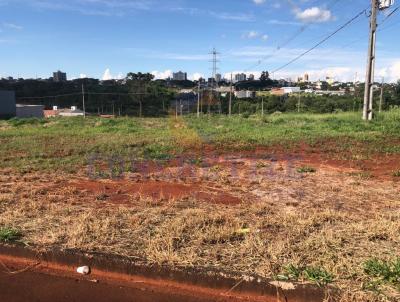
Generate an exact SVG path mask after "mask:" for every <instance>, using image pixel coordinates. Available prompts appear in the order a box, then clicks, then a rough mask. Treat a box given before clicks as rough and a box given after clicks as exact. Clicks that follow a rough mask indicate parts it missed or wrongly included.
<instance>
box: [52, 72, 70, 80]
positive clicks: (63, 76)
mask: <svg viewBox="0 0 400 302" xmlns="http://www.w3.org/2000/svg"><path fill="white" fill-rule="evenodd" d="M53 81H54V82H66V81H67V74H66V73H65V72H62V71H56V72H53Z"/></svg>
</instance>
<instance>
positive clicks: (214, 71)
mask: <svg viewBox="0 0 400 302" xmlns="http://www.w3.org/2000/svg"><path fill="white" fill-rule="evenodd" d="M219 54H220V53H219V52H217V50H216V49H215V48H213V50H212V51H211V52H210V55H212V60H211V63H212V68H211V70H212V79H213V83H212V88H215V86H216V82H217V71H218V66H217V65H218V62H219V60H218V55H219Z"/></svg>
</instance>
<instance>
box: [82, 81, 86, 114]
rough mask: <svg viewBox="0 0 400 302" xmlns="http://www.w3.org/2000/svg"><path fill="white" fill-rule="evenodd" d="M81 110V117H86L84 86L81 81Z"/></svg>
mask: <svg viewBox="0 0 400 302" xmlns="http://www.w3.org/2000/svg"><path fill="white" fill-rule="evenodd" d="M82 110H83V117H84V118H86V109H85V88H84V86H83V83H82Z"/></svg>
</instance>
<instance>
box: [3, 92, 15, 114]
mask: <svg viewBox="0 0 400 302" xmlns="http://www.w3.org/2000/svg"><path fill="white" fill-rule="evenodd" d="M15 115H16V107H15V92H14V91H5V90H4V91H0V118H10V117H14V116H15Z"/></svg>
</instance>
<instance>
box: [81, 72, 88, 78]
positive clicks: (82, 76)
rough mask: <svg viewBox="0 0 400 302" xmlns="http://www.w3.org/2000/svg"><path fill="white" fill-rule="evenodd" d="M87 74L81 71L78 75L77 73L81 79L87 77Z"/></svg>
mask: <svg viewBox="0 0 400 302" xmlns="http://www.w3.org/2000/svg"><path fill="white" fill-rule="evenodd" d="M87 77H88V76H87V75H86V74H84V73H81V74H80V75H79V78H81V79H87Z"/></svg>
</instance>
